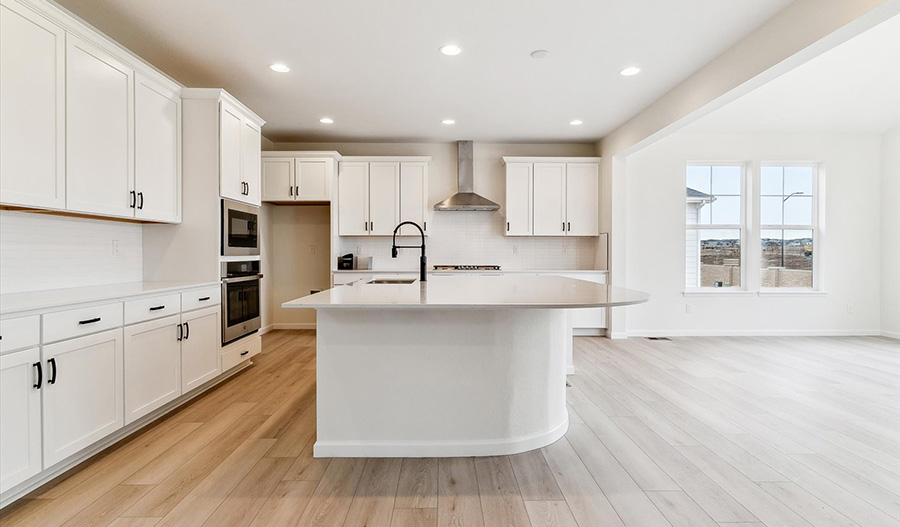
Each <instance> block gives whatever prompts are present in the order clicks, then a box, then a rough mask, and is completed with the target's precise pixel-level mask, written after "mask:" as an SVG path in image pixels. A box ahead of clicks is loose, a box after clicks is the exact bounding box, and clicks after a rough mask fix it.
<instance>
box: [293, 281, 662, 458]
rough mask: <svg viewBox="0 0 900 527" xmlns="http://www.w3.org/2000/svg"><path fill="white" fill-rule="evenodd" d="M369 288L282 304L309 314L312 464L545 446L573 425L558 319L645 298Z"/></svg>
mask: <svg viewBox="0 0 900 527" xmlns="http://www.w3.org/2000/svg"><path fill="white" fill-rule="evenodd" d="M377 282H378V280H375V281H374V282H371V281H370V282H362V281H359V282H354V283H351V284H347V285H342V286H337V287H335V288H333V289H329V290H327V291H322V292H321V293H316V294H314V295H310V296H306V297H303V298H299V299H296V300H292V301H290V302H286V303H284V304H282V307H285V308H315V309H316V310H317V321H316V330H317V333H316V343H317V344H316V346H317V347H316V382H317V388H316V405H317V408H316V413H317V432H316V433H317V438H316V444H315V448H314V455H315V456H316V457H454V456H493V455H505V454H515V453H518V452H524V451H527V450H533V449H536V448H540V447H543V446H546V445H549V444H550V443H553V442H554V441H556V440H557V439H559V438H560V437H562V436H563V435H564V434H565V433H566V430H567V429H568V424H569V422H568V412H567V411H566V393H565V376H566V372H565V362H566V359H565V354H566V339H567V331H566V310H567V309H578V308H593V307H615V306H626V305H632V304H639V303H642V302H646V301H647V300H648V298H649V296H648V295H647V294H646V293H642V292H640V291H632V290H627V289H621V288H616V287H611V286H607V285H605V284H597V283H593V282H588V281H583V280H575V279H571V278H563V277H559V276H545V275H544V276H541V275H499V276H497V275H493V276H472V275H455V276H432V277H431V278H430V279H429V281H427V282H419V281H418V280H416V281H410V282H411V283H397V282H398V281H397V280H392V281H387V282H388V283H377ZM401 282H405V281H401Z"/></svg>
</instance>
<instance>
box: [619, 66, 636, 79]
mask: <svg viewBox="0 0 900 527" xmlns="http://www.w3.org/2000/svg"><path fill="white" fill-rule="evenodd" d="M640 72H641V68H638V67H637V66H628V67H627V68H625V69H624V70H622V71H620V72H619V74H620V75H624V76H626V77H631V76H632V75H637V74H638V73H640Z"/></svg>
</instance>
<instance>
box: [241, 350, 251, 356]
mask: <svg viewBox="0 0 900 527" xmlns="http://www.w3.org/2000/svg"><path fill="white" fill-rule="evenodd" d="M248 353H250V350H247V351H242V352H241V357H243V356H244V355H246V354H248Z"/></svg>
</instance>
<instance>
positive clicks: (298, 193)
mask: <svg viewBox="0 0 900 527" xmlns="http://www.w3.org/2000/svg"><path fill="white" fill-rule="evenodd" d="M294 188H295V190H294V195H296V196H297V197H298V198H299V197H300V185H297V186H296V187H294Z"/></svg>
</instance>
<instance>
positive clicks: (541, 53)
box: [531, 49, 550, 59]
mask: <svg viewBox="0 0 900 527" xmlns="http://www.w3.org/2000/svg"><path fill="white" fill-rule="evenodd" d="M549 55H550V52H549V51H547V50H546V49H536V50H534V51H532V52H531V58H533V59H545V58H547V56H549Z"/></svg>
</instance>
